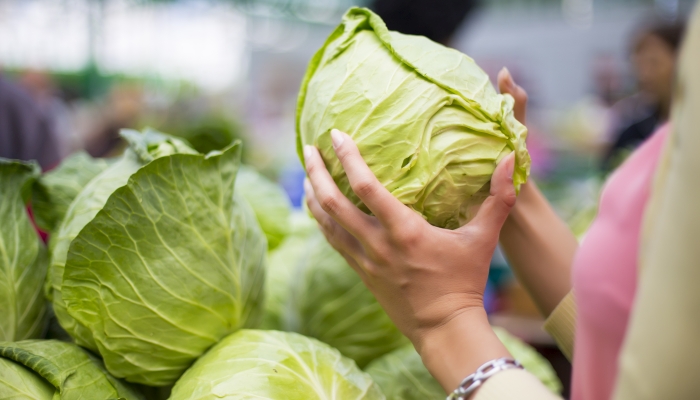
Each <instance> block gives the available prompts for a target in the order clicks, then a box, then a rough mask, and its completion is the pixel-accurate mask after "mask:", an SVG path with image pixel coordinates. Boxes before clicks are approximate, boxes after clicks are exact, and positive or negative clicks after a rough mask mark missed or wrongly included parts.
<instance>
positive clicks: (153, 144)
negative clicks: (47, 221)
mask: <svg viewBox="0 0 700 400" xmlns="http://www.w3.org/2000/svg"><path fill="white" fill-rule="evenodd" d="M122 135H123V136H124V138H125V139H126V140H127V141H128V142H129V147H128V148H127V150H126V152H125V154H124V156H123V157H122V158H121V159H120V160H118V161H117V162H115V163H114V164H112V165H111V166H110V167H109V168H107V169H106V170H104V171H103V172H102V173H100V174H98V175H97V176H96V177H95V178H93V179H92V180H90V182H89V183H88V184H87V185H85V187H84V188H83V190H82V191H81V192H80V193H79V194H78V195H77V196H76V197H75V199H74V200H73V202H72V203H71V204H70V206H69V207H68V210H67V211H66V213H65V216H64V218H63V221H62V222H61V224H60V225H59V227H58V229H57V230H56V232H55V234H53V235H52V237H51V240H50V243H49V249H50V253H51V262H50V264H49V272H48V279H47V280H46V297H47V298H48V299H49V300H50V301H51V302H52V304H53V310H54V313H55V314H56V318H57V319H58V321H59V322H60V323H61V326H62V327H63V328H64V329H65V330H66V331H67V332H68V333H69V334H70V335H71V336H72V337H73V339H74V340H75V342H76V343H78V344H79V345H81V346H84V347H87V348H89V349H91V350H94V351H97V345H96V344H95V342H94V340H93V339H92V334H91V333H90V332H89V331H88V330H87V329H86V328H85V327H84V326H83V325H82V324H80V323H78V322H77V321H75V319H74V318H73V317H71V316H70V315H69V314H68V312H67V311H66V307H65V304H64V301H63V294H62V291H61V287H62V283H63V272H64V266H65V264H66V258H67V256H68V249H69V247H70V244H71V243H72V242H73V239H75V238H76V236H78V233H79V232H80V231H81V230H82V229H83V228H84V227H85V225H86V224H87V223H88V222H90V221H91V220H92V219H93V218H94V217H95V215H97V213H98V212H99V211H100V210H101V209H102V208H103V207H104V205H105V203H106V202H107V199H108V198H109V196H110V195H111V194H112V193H113V192H114V191H115V190H116V189H117V188H119V187H121V186H124V185H125V184H126V183H127V180H128V179H129V177H130V176H131V175H132V174H133V173H135V172H136V171H138V169H139V168H141V166H143V165H144V164H146V163H148V162H150V161H152V160H153V159H155V158H157V157H160V156H164V155H168V154H173V153H179V152H182V153H195V152H194V150H192V149H190V148H189V147H188V146H187V145H186V144H185V143H184V142H182V141H180V140H179V139H175V138H172V137H169V136H167V135H164V134H162V133H159V132H156V131H152V130H146V131H145V132H144V133H143V134H140V133H139V132H135V131H129V130H124V131H122Z"/></svg>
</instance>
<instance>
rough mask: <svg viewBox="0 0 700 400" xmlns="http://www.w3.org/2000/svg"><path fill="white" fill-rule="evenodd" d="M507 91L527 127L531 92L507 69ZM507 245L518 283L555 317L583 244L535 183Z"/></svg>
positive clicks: (518, 208) (503, 86) (510, 226)
mask: <svg viewBox="0 0 700 400" xmlns="http://www.w3.org/2000/svg"><path fill="white" fill-rule="evenodd" d="M498 86H499V88H500V90H501V93H509V94H510V95H512V96H513V98H514V99H515V109H514V111H515V116H516V118H517V119H518V120H519V121H520V122H522V123H523V124H524V123H525V111H526V106H527V94H526V93H525V91H524V90H523V89H522V88H521V87H520V86H518V85H516V84H515V83H514V82H513V79H512V78H511V76H510V73H508V71H507V70H505V69H504V70H503V71H501V73H500V74H499V75H498ZM500 242H501V247H502V248H503V251H504V253H505V254H506V258H507V259H508V261H509V263H510V265H511V267H512V268H513V272H514V273H515V275H516V277H517V278H518V281H519V282H520V283H521V284H522V285H523V286H524V287H525V289H526V290H527V291H528V293H530V295H531V296H532V298H533V299H534V301H535V304H537V306H538V308H539V309H540V312H541V313H542V315H544V316H549V315H550V314H551V313H552V311H553V310H554V308H555V307H556V306H557V304H559V302H560V301H561V300H562V299H563V298H564V296H566V294H567V293H568V292H569V291H570V290H571V265H572V263H573V259H574V254H575V253H576V250H577V249H578V241H577V240H576V237H574V234H573V233H572V232H571V230H570V229H569V227H568V226H567V225H566V224H565V223H564V221H562V219H561V218H559V216H558V215H557V214H556V213H555V212H554V210H553V209H552V207H551V206H550V204H549V202H548V201H547V199H546V198H545V197H544V196H543V195H542V193H541V192H540V191H539V189H537V186H536V185H535V183H534V182H532V181H530V182H527V183H526V184H524V185H523V186H522V188H521V191H520V195H519V196H518V201H517V203H516V205H515V207H514V208H513V210H512V211H511V213H510V216H509V217H508V219H507V220H506V222H505V224H503V229H502V230H501V237H500Z"/></svg>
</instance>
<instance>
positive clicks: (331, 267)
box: [283, 231, 408, 368]
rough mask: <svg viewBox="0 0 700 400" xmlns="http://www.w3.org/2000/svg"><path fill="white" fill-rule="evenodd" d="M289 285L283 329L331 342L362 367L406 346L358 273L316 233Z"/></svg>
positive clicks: (307, 241)
mask: <svg viewBox="0 0 700 400" xmlns="http://www.w3.org/2000/svg"><path fill="white" fill-rule="evenodd" d="M304 252H305V254H304V255H303V257H302V259H301V261H300V262H298V263H297V265H296V267H295V268H294V271H293V273H292V280H291V281H290V284H289V290H290V293H289V294H288V296H289V297H288V300H287V302H286V309H285V312H284V317H285V318H284V321H283V327H284V330H288V331H293V332H299V333H301V334H302V335H306V336H310V337H313V338H316V339H318V340H320V341H322V342H324V343H327V344H329V345H331V346H333V347H335V348H337V349H338V350H340V352H341V353H342V354H343V355H344V356H346V357H349V358H352V359H353V360H355V362H356V363H357V365H359V366H360V367H361V368H362V367H364V366H365V365H367V363H369V362H370V361H372V360H374V359H375V358H377V357H379V356H382V355H383V354H386V353H388V352H390V351H392V350H394V349H396V348H398V347H400V346H402V345H404V344H406V343H408V339H406V337H405V336H403V335H402V334H401V332H400V331H399V330H398V328H396V326H395V325H394V324H393V322H392V321H391V319H390V318H389V316H388V315H387V314H386V312H385V311H384V309H382V307H381V305H379V303H378V302H377V300H376V299H375V298H374V295H372V293H371V292H370V291H369V289H367V287H365V285H364V283H363V282H362V280H361V279H360V277H359V276H358V275H357V273H356V272H355V271H354V270H353V269H352V268H351V267H350V266H349V265H348V263H347V262H346V261H345V259H344V258H343V257H342V256H341V255H340V254H339V253H338V252H336V251H335V250H334V249H333V248H332V247H331V246H330V245H329V244H328V242H327V241H326V239H325V238H324V237H323V235H322V234H321V233H320V232H319V231H316V233H315V234H314V235H312V236H310V237H309V238H308V239H307V240H306V245H305V246H304Z"/></svg>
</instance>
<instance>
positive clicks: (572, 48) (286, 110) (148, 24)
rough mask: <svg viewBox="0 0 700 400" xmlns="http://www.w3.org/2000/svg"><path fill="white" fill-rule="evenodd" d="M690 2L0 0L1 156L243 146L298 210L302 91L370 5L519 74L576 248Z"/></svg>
mask: <svg viewBox="0 0 700 400" xmlns="http://www.w3.org/2000/svg"><path fill="white" fill-rule="evenodd" d="M692 3H693V1H692V0H490V1H485V0H484V1H470V0H462V1H453V0H442V1H438V0H422V1H421V0H377V1H372V0H218V1H217V0H179V1H178V0H172V1H167V0H160V1H156V0H153V1H147V0H0V156H4V157H12V158H25V159H32V158H33V159H38V160H39V162H40V164H41V165H42V167H43V168H44V169H50V168H53V167H55V166H56V165H57V164H58V163H59V162H60V160H61V159H63V158H65V157H66V156H67V155H69V154H71V153H73V152H75V151H78V150H86V151H87V152H88V153H90V154H91V155H93V156H96V157H104V156H111V155H116V154H118V153H119V152H120V150H121V148H122V143H121V142H120V139H119V136H118V131H119V129H121V128H137V129H140V128H143V127H146V126H150V127H153V128H156V129H159V130H162V131H164V132H167V133H171V134H176V135H179V136H182V137H185V138H186V139H188V140H189V141H190V142H191V143H192V144H193V145H194V146H195V147H196V148H197V149H198V150H200V151H209V150H214V149H218V148H222V147H224V146H226V145H227V144H228V143H230V142H231V141H232V140H233V139H241V140H243V142H244V148H245V151H244V160H245V162H247V163H248V164H251V165H253V166H255V167H257V168H258V169H259V170H261V171H262V172H263V173H264V174H265V175H267V176H268V177H270V178H272V179H275V180H276V181H278V182H279V183H280V184H282V185H283V186H284V188H285V189H286V191H287V193H288V194H289V197H290V199H291V201H292V203H293V204H294V205H295V206H297V207H299V206H300V204H301V198H302V195H303V193H302V192H303V190H302V186H301V184H302V180H303V177H304V172H303V170H302V169H301V165H300V163H299V161H298V157H297V154H296V145H295V132H294V117H295V110H296V96H297V91H298V89H299V85H300V82H301V78H302V76H303V74H304V71H305V69H306V66H307V63H308V61H309V59H310V58H311V56H312V54H313V53H314V52H315V51H316V50H317V49H318V48H319V47H320V46H321V45H322V43H323V42H324V41H325V39H326V37H327V35H328V34H329V33H330V32H331V30H332V29H333V28H334V27H335V26H336V25H337V24H338V22H339V20H340V17H341V16H342V14H343V13H344V11H345V10H346V9H347V8H348V7H350V6H353V5H361V6H368V7H371V8H373V9H374V10H375V11H377V12H378V13H379V14H380V16H382V17H383V18H384V19H385V21H386V22H387V25H388V27H389V28H390V29H396V30H400V31H402V32H405V33H413V34H423V35H426V36H428V37H430V38H432V39H433V40H436V41H439V42H442V43H443V44H445V45H448V46H451V47H454V48H456V49H458V50H460V51H462V52H464V53H466V54H467V55H469V56H471V57H472V58H474V59H475V60H476V62H477V63H478V64H479V65H480V66H481V67H482V68H483V69H484V70H485V71H486V72H487V73H489V75H490V76H491V77H492V78H493V79H495V76H496V74H497V73H498V71H499V70H500V69H501V68H502V67H504V66H505V67H507V68H508V69H509V70H510V71H511V73H512V74H513V75H514V77H515V80H516V82H518V83H519V84H520V85H521V86H523V87H524V88H525V89H526V90H527V91H528V93H529V96H530V103H529V109H528V127H529V130H530V136H529V139H528V148H529V149H530V151H531V154H532V159H533V171H532V172H533V176H534V178H535V180H536V181H537V183H538V185H539V186H540V187H541V188H542V189H543V191H544V192H545V193H546V195H547V196H548V198H549V199H550V200H551V201H552V203H553V204H554V206H555V208H556V209H557V211H558V212H559V213H560V215H561V216H562V217H563V218H564V219H565V220H567V221H568V222H569V224H570V225H571V227H572V229H573V230H574V231H575V233H576V234H577V235H578V236H579V237H580V238H581V239H583V237H584V234H585V230H586V228H587V227H588V224H589V223H590V221H591V220H592V218H593V217H594V216H595V212H596V210H595V205H596V203H597V200H598V195H599V192H600V188H601V185H602V182H603V180H604V178H605V176H606V175H607V173H609V171H610V170H611V169H612V168H614V167H615V166H616V165H618V164H619V163H620V162H622V161H623V160H624V158H625V156H626V155H627V154H628V153H629V151H630V150H631V149H633V148H634V147H635V146H636V145H638V144H639V143H640V142H641V141H642V140H644V139H645V138H646V137H647V136H648V135H650V134H651V132H652V131H653V130H654V128H655V127H656V126H658V125H659V124H661V123H663V122H664V121H665V120H666V118H667V117H668V109H669V104H670V98H671V94H670V93H671V89H672V85H671V83H672V78H673V65H674V63H675V54H676V49H677V46H678V43H679V41H680V37H681V35H682V24H683V19H684V16H685V15H687V13H688V10H689V9H690V7H691V6H692ZM3 120H4V122H3ZM13 132H14V133H13ZM17 132H22V133H21V136H20V137H17ZM12 135H15V136H12ZM489 293H490V297H489V299H488V300H489V303H488V307H489V310H490V311H491V312H492V316H493V320H494V323H496V324H500V325H504V326H506V327H507V328H508V329H509V330H510V331H511V332H513V333H515V334H518V335H519V336H521V337H523V338H525V339H527V340H528V341H530V342H531V343H535V344H539V345H540V346H541V349H542V351H543V352H545V353H546V352H547V351H550V350H551V349H550V350H548V348H550V347H552V346H551V340H550V339H549V338H547V337H546V335H545V334H544V333H543V332H542V331H541V318H539V316H538V315H537V312H536V310H535V308H534V306H533V305H532V303H531V302H530V301H529V299H528V298H527V295H526V294H525V293H524V292H523V291H522V290H521V289H520V288H519V287H518V285H517V284H515V283H514V281H513V279H512V276H511V274H510V272H509V269H508V267H507V263H506V261H505V260H504V259H503V257H502V256H501V255H500V254H499V253H498V252H497V253H496V254H495V256H494V260H493V262H492V274H491V278H490V281H489ZM551 351H552V354H554V353H555V352H554V351H553V350H551ZM551 357H553V358H556V357H558V356H557V355H556V354H554V355H551ZM566 368H567V367H566V365H565V362H563V361H562V362H560V371H564V372H562V374H564V375H565V374H566V371H565V369H566ZM565 380H566V379H565Z"/></svg>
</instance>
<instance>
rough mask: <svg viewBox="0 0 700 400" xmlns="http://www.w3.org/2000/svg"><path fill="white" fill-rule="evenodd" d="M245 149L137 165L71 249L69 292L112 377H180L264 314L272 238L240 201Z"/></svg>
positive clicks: (155, 381) (148, 380)
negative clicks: (210, 350) (237, 193)
mask: <svg viewBox="0 0 700 400" xmlns="http://www.w3.org/2000/svg"><path fill="white" fill-rule="evenodd" d="M239 160H240V146H239V145H238V144H236V145H234V146H232V147H229V148H228V149H226V150H224V151H223V152H212V153H209V155H207V156H204V155H192V154H174V155H171V156H165V157H161V158H158V159H156V160H154V161H152V162H151V163H149V164H148V165H146V166H144V167H142V168H141V169H139V170H138V171H137V172H136V173H135V174H133V175H132V176H131V178H129V181H128V183H127V185H126V186H123V187H121V188H119V189H117V190H116V191H114V193H112V195H111V196H110V197H109V199H108V200H107V202H106V204H105V205H104V207H103V208H102V210H100V211H99V212H98V213H97V215H96V216H95V217H94V218H93V219H92V220H91V221H90V222H89V223H88V224H87V225H86V226H85V227H84V228H83V229H82V231H80V233H79V234H78V236H77V237H76V238H75V239H74V240H73V242H72V243H71V245H70V249H69V251H68V258H67V261H66V265H65V272H64V276H63V285H62V292H63V299H64V301H65V303H66V305H67V309H68V313H69V314H70V315H71V316H72V317H74V318H75V319H76V320H77V321H79V322H80V323H81V324H82V325H84V326H86V327H87V328H88V329H89V331H90V333H91V334H92V337H93V339H94V342H95V344H96V346H97V349H98V351H99V353H100V354H101V355H102V357H103V358H104V361H105V365H106V366H107V369H108V370H109V371H110V372H111V373H112V374H113V375H115V376H117V377H120V378H126V380H128V381H131V382H136V383H142V384H146V385H152V386H165V385H168V384H171V383H173V382H175V380H176V379H177V378H178V377H179V376H180V375H181V374H182V372H184V370H185V369H186V368H187V367H188V366H189V365H190V364H191V363H192V362H193V361H194V360H195V359H197V358H198V357H199V356H200V355H202V354H203V353H204V352H205V351H206V350H207V349H208V348H209V347H211V346H212V345H213V344H215V343H217V342H218V341H219V340H220V339H221V338H223V337H224V336H226V335H228V334H230V333H232V332H234V331H236V330H237V329H239V328H241V327H244V326H256V324H258V323H259V322H260V320H261V318H262V306H263V305H262V301H263V293H262V289H263V283H264V261H265V255H266V250H267V242H266V241H265V236H264V234H263V233H262V231H261V230H260V226H259V225H258V222H257V221H256V220H255V215H254V214H253V211H252V210H251V209H250V207H249V206H248V205H247V203H246V202H245V201H244V200H242V199H241V200H235V199H234V193H233V191H234V183H235V178H236V173H237V171H238V166H239Z"/></svg>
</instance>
